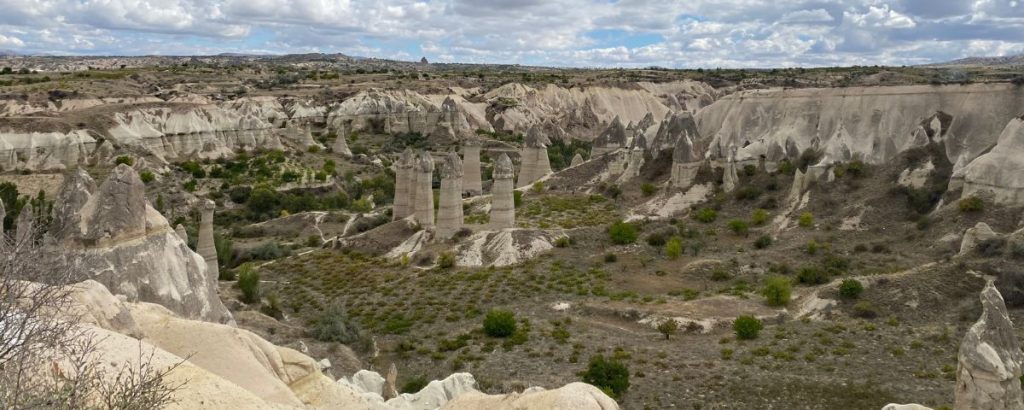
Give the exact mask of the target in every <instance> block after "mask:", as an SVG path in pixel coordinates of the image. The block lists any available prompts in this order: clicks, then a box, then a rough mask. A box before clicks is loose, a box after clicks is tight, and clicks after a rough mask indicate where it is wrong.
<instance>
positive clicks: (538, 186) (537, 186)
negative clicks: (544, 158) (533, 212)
mask: <svg viewBox="0 0 1024 410" xmlns="http://www.w3.org/2000/svg"><path fill="white" fill-rule="evenodd" d="M530 189H531V190H532V191H533V193H535V194H539V193H541V192H544V183H543V182H541V181H537V182H534V183H533V186H532V187H530Z"/></svg>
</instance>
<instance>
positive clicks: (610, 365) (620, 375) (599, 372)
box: [583, 354, 629, 398]
mask: <svg viewBox="0 0 1024 410" xmlns="http://www.w3.org/2000/svg"><path fill="white" fill-rule="evenodd" d="M583 382H584V383H589V384H591V385H594V386H595V387H597V388H599V389H601V391H603V392H605V394H607V395H609V396H611V397H612V398H618V397H621V396H622V395H623V394H625V393H626V391H627V390H629V369H628V368H627V367H626V365H625V364H622V363H621V362H619V361H617V360H615V359H605V358H604V356H602V355H600V354H599V355H596V356H593V357H591V358H590V364H589V365H588V366H587V370H586V371H585V372H583Z"/></svg>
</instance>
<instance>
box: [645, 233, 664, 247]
mask: <svg viewBox="0 0 1024 410" xmlns="http://www.w3.org/2000/svg"><path fill="white" fill-rule="evenodd" d="M665 242H667V240H666V239H665V234H664V233H662V232H655V233H652V234H650V235H647V244H648V245H651V246H655V247H658V246H665Z"/></svg>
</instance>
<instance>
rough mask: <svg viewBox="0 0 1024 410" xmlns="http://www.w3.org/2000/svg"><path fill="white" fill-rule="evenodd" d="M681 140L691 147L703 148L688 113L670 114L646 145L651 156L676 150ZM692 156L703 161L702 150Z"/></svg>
mask: <svg viewBox="0 0 1024 410" xmlns="http://www.w3.org/2000/svg"><path fill="white" fill-rule="evenodd" d="M682 139H688V140H689V144H690V145H691V146H692V147H697V146H700V147H704V146H705V145H704V143H705V142H704V141H703V139H702V138H701V134H700V132H699V131H698V130H697V123H696V122H695V121H694V119H693V115H691V114H690V113H688V112H682V113H671V114H670V115H669V116H668V117H666V118H665V120H664V121H662V122H661V124H660V125H659V126H658V130H657V133H655V134H654V138H653V139H652V140H651V141H648V144H647V145H648V147H649V148H650V150H651V154H652V155H654V154H657V153H658V152H661V151H663V150H667V149H670V150H675V149H677V148H678V146H679V144H680V140H682ZM693 155H694V156H696V157H699V158H700V159H703V157H704V151H703V148H701V149H698V150H697V151H696V152H694V154H693Z"/></svg>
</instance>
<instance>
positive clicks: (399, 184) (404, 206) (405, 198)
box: [391, 148, 416, 220]
mask: <svg viewBox="0 0 1024 410" xmlns="http://www.w3.org/2000/svg"><path fill="white" fill-rule="evenodd" d="M414 164H415V154H414V153H413V151H412V149H411V148H406V149H405V151H402V153H401V154H399V156H398V160H397V161H395V201H394V205H393V206H392V209H391V217H392V219H393V220H399V219H402V218H405V217H407V216H409V215H412V213H413V208H412V207H413V203H415V199H414V197H415V194H416V188H415V186H416V181H415V178H416V174H415V172H414V171H413V165H414Z"/></svg>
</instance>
